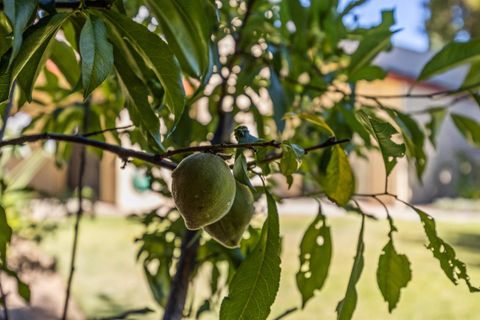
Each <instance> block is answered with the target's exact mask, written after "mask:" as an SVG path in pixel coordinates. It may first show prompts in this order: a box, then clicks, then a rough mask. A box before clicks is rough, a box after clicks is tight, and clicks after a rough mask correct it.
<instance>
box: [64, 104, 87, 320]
mask: <svg viewBox="0 0 480 320" xmlns="http://www.w3.org/2000/svg"><path fill="white" fill-rule="evenodd" d="M89 115H90V103H89V100H87V101H86V102H85V103H84V115H83V125H82V131H83V132H85V131H86V128H87V127H88V123H89ZM86 162H87V150H86V148H85V146H83V145H82V146H81V150H80V164H79V168H78V177H77V178H78V186H77V193H78V194H77V195H78V210H77V214H76V216H75V226H74V229H73V245H72V255H71V259H70V272H69V274H68V281H67V288H66V293H65V303H64V305H63V315H62V320H66V319H67V315H68V306H69V304H70V294H71V290H72V281H73V276H74V274H75V267H76V259H77V249H78V238H79V229H80V221H81V220H82V216H83V193H82V190H83V183H84V181H83V179H84V176H85V168H86Z"/></svg>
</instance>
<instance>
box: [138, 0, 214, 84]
mask: <svg viewBox="0 0 480 320" xmlns="http://www.w3.org/2000/svg"><path fill="white" fill-rule="evenodd" d="M146 4H147V6H148V7H149V8H150V9H151V10H152V13H153V14H154V15H155V16H156V17H157V18H158V20H159V22H160V24H161V26H162V32H163V33H164V34H165V37H166V38H167V41H168V43H169V45H170V46H171V47H172V49H173V51H174V53H175V55H176V56H177V58H178V60H179V61H180V63H181V65H182V67H183V68H184V69H185V70H187V72H188V73H189V74H190V75H191V76H193V77H196V78H200V77H201V76H202V75H203V74H205V72H206V71H207V68H208V67H209V63H210V61H209V44H210V37H211V34H212V31H213V27H214V24H215V21H216V15H215V7H214V5H213V4H212V3H211V2H210V1H208V0H182V1H178V0H147V1H146Z"/></svg>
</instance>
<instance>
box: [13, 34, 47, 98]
mask: <svg viewBox="0 0 480 320" xmlns="http://www.w3.org/2000/svg"><path fill="white" fill-rule="evenodd" d="M52 38H53V37H50V38H48V39H47V40H46V41H45V42H44V43H43V44H42V45H41V46H40V47H39V48H38V49H37V50H36V51H35V53H34V54H33V55H32V57H31V58H30V60H29V62H28V64H26V65H25V67H24V68H23V69H22V71H20V73H19V74H18V76H17V83H18V85H19V87H20V88H21V89H22V91H23V93H24V95H25V98H26V100H27V101H28V102H31V101H32V91H33V86H34V85H35V81H36V80H37V78H38V75H39V74H40V72H41V71H42V69H43V66H44V65H45V62H46V61H47V59H48V57H49V55H50V43H51V40H52Z"/></svg>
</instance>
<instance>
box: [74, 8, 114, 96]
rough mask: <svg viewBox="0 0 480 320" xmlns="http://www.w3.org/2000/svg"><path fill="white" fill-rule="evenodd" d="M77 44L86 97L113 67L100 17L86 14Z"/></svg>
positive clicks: (108, 44) (105, 31)
mask: <svg viewBox="0 0 480 320" xmlns="http://www.w3.org/2000/svg"><path fill="white" fill-rule="evenodd" d="M79 45H80V56H81V57H82V84H83V89H84V93H83V96H84V97H85V98H86V97H88V96H89V95H90V93H92V91H93V90H94V89H95V88H97V87H98V86H99V85H100V84H101V83H102V82H103V81H104V80H105V79H106V78H107V77H108V75H109V74H110V72H111V71H112V67H113V49H112V45H111V44H110V42H108V40H107V29H106V28H105V24H104V23H103V21H102V20H101V19H100V18H98V17H96V16H94V15H87V19H86V20H85V25H84V26H83V28H82V32H81V33H80V41H79Z"/></svg>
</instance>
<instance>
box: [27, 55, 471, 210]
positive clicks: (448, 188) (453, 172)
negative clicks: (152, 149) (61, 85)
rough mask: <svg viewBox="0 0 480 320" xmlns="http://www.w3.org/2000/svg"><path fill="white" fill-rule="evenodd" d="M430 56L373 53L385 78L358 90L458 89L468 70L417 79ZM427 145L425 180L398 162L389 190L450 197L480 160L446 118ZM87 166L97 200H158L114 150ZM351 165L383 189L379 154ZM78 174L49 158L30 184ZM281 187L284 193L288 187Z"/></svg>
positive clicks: (365, 189) (68, 182) (56, 182)
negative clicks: (427, 80)
mask: <svg viewBox="0 0 480 320" xmlns="http://www.w3.org/2000/svg"><path fill="white" fill-rule="evenodd" d="M432 54H433V53H418V52H413V51H409V50H406V49H402V48H394V49H393V50H391V51H390V52H388V53H382V54H380V55H379V56H378V57H377V59H376V63H377V64H378V65H380V66H382V67H383V68H385V69H386V70H387V71H388V72H389V73H388V76H387V77H386V78H385V79H384V80H381V81H374V82H369V83H363V84H360V85H359V86H358V89H357V91H358V92H359V93H364V94H371V95H377V94H378V95H397V94H400V95H401V94H405V93H407V92H409V90H410V89H411V88H412V86H414V90H413V91H414V92H415V93H432V92H438V91H443V90H451V89H456V88H458V86H459V85H460V84H461V83H462V81H463V78H464V76H465V74H466V71H467V70H466V68H457V69H455V70H453V71H450V72H447V73H445V74H443V75H440V76H438V77H435V78H434V79H432V80H431V81H429V82H427V83H422V84H416V83H415V79H416V78H417V76H418V73H419V71H420V70H421V69H422V67H423V65H424V64H425V63H426V62H427V61H428V60H429V59H430V57H431V56H432ZM451 99H452V98H444V99H436V100H430V99H417V98H416V99H388V100H384V101H383V102H384V103H385V105H387V106H392V107H395V108H398V109H399V110H402V111H404V112H416V111H419V110H424V109H426V108H429V107H433V106H445V105H449V103H451ZM449 110H450V111H455V112H458V113H463V114H465V115H468V116H470V117H476V118H479V119H480V108H479V107H478V106H477V105H476V104H475V102H474V101H472V100H470V99H464V100H461V101H459V102H458V103H456V105H455V106H453V107H452V108H450V109H449ZM418 120H419V121H422V122H426V121H428V120H429V116H428V115H425V114H420V115H418ZM127 121H128V120H127ZM426 145H427V151H428V157H429V162H428V165H427V168H426V170H425V174H424V177H423V182H420V181H418V179H417V178H416V176H415V170H414V168H412V167H411V166H409V165H408V164H407V162H406V160H402V161H400V162H399V164H398V165H397V167H396V168H395V170H394V171H393V173H392V174H391V176H390V178H389V191H390V192H393V193H396V194H398V195H399V196H400V197H402V198H403V199H409V200H411V201H413V202H430V201H432V200H434V199H435V198H438V197H444V196H454V195H456V194H457V193H458V183H459V179H460V176H461V175H462V174H468V170H474V168H475V163H476V162H475V161H477V160H475V159H480V150H475V149H474V148H472V147H471V146H470V145H469V144H468V143H467V142H466V141H465V140H464V139H463V138H462V136H461V135H460V133H459V132H458V131H457V129H456V128H455V127H454V125H453V123H452V122H451V120H450V119H449V118H448V117H446V119H445V122H444V124H443V126H442V128H441V130H440V132H439V136H438V143H437V148H436V149H434V148H433V146H432V145H431V144H430V143H429V142H426ZM74 152H76V153H77V154H78V148H75V149H74ZM462 161H463V162H462ZM465 161H466V162H465ZM477 162H478V161H477ZM468 163H469V165H470V167H469V166H468ZM87 165H88V171H87V175H86V183H87V185H88V186H90V187H91V188H92V189H93V191H94V193H95V194H96V196H97V198H98V199H99V200H101V201H105V202H110V203H113V204H115V205H117V206H118V207H121V208H122V209H125V210H143V209H146V208H152V207H155V206H156V205H158V204H159V203H160V201H161V200H160V199H159V197H158V196H157V195H156V194H153V193H151V192H148V191H145V190H144V188H142V184H143V185H144V184H145V180H144V179H143V178H142V177H143V173H142V172H141V171H139V170H137V169H135V168H133V167H131V166H127V167H126V168H124V169H122V163H121V160H119V159H117V158H116V157H115V156H113V155H112V154H109V153H104V156H103V158H102V159H101V160H100V159H99V158H98V157H97V156H95V155H89V157H88V163H87ZM352 165H353V166H354V167H355V172H356V174H357V190H358V192H362V193H374V192H383V190H384V178H385V172H384V169H383V160H382V158H381V155H380V154H379V153H377V152H372V153H371V154H370V155H369V156H368V160H365V159H359V158H354V159H352ZM77 172H78V157H75V156H74V157H72V160H71V162H70V164H69V166H67V167H63V168H61V169H59V168H57V167H56V166H55V165H54V162H53V160H48V161H46V162H45V164H44V165H43V167H42V169H41V170H39V171H38V173H37V175H36V177H35V178H34V179H33V181H32V183H31V184H32V186H34V187H35V188H37V189H40V190H42V191H45V192H46V193H49V194H52V195H55V196H59V195H62V194H64V193H65V191H66V190H73V189H74V188H75V186H76V181H77ZM142 179H143V180H142ZM297 180H298V179H297ZM301 188H302V183H301V181H296V182H295V185H294V187H293V188H292V189H293V192H297V193H298V192H300V191H301ZM284 189H285V192H286V188H284ZM290 192H291V191H290Z"/></svg>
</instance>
